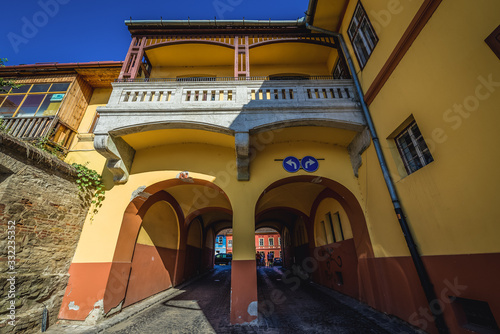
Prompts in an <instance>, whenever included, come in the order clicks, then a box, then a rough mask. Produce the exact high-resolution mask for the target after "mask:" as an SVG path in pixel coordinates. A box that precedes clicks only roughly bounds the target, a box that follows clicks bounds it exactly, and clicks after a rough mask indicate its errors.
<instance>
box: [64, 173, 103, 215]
mask: <svg viewBox="0 0 500 334" xmlns="http://www.w3.org/2000/svg"><path fill="white" fill-rule="evenodd" d="M72 166H73V167H75V169H76V171H77V173H78V174H77V175H78V179H77V180H76V183H77V185H78V189H79V190H80V191H81V192H82V193H84V194H87V193H90V198H91V200H92V201H91V205H92V206H93V207H92V210H91V216H90V221H93V220H94V216H95V214H97V212H98V211H99V208H100V207H101V206H102V202H103V201H104V197H105V189H104V183H103V182H102V178H101V176H100V175H99V174H98V173H97V172H96V171H95V170H93V169H90V168H88V167H87V166H85V165H81V164H77V163H73V164H72Z"/></svg>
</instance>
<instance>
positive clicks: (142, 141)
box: [122, 129, 234, 151]
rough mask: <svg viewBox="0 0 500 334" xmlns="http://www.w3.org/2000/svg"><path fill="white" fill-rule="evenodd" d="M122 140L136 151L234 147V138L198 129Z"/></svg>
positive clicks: (156, 132)
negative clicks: (166, 147)
mask: <svg viewBox="0 0 500 334" xmlns="http://www.w3.org/2000/svg"><path fill="white" fill-rule="evenodd" d="M122 138H123V140H125V141H126V142H127V144H129V145H130V146H132V148H133V149H135V150H136V151H137V150H141V149H144V148H147V147H155V146H163V145H169V144H190V143H203V144H209V145H216V146H222V147H228V148H233V147H234V137H233V136H230V135H227V134H223V133H217V132H212V131H205V130H198V129H161V130H152V131H144V132H138V133H133V134H129V135H125V136H123V137H122Z"/></svg>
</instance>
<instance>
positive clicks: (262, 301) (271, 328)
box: [106, 266, 416, 334]
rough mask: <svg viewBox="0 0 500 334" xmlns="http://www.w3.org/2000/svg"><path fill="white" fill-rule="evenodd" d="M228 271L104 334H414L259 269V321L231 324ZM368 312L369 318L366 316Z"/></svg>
mask: <svg viewBox="0 0 500 334" xmlns="http://www.w3.org/2000/svg"><path fill="white" fill-rule="evenodd" d="M230 273H231V267H230V266H215V269H214V270H213V271H212V272H210V274H208V275H207V276H205V277H204V278H202V279H200V280H198V281H196V282H194V283H192V284H190V285H188V286H187V287H186V288H184V289H183V290H181V292H180V294H177V295H175V297H173V298H171V299H169V300H164V301H162V302H160V303H158V304H156V305H154V306H152V307H150V308H148V309H147V310H145V311H143V312H141V313H139V314H136V315H134V316H132V317H130V318H128V319H127V320H126V321H124V322H122V323H120V324H118V325H115V326H114V327H111V328H108V329H107V330H106V333H120V334H125V333H127V334H128V333H395V332H397V333H416V332H415V330H413V329H412V328H409V327H406V326H404V325H402V324H401V323H400V322H399V321H396V320H392V321H390V320H388V318H387V317H386V316H385V315H382V314H377V313H375V311H372V310H370V311H366V310H367V309H368V308H367V307H365V306H362V305H358V306H357V308H356V309H353V308H351V307H349V306H346V305H345V304H344V303H342V302H341V301H339V300H337V299H335V297H332V295H330V294H328V293H325V292H324V290H318V288H317V287H315V286H313V285H310V284H308V283H306V280H302V279H299V280H298V281H299V282H300V283H299V284H295V282H297V280H293V282H294V283H292V280H291V278H292V277H293V275H294V274H288V275H285V276H283V271H282V270H281V268H278V267H274V268H264V267H261V268H259V269H258V275H257V279H258V297H259V317H258V321H257V322H256V323H255V324H252V325H233V326H232V325H230V323H229V311H230V309H229V303H230V286H231V282H230V280H231V275H230ZM285 273H286V271H285ZM296 277H297V276H296ZM343 298H345V297H343ZM366 312H371V313H370V314H371V315H370V316H369V317H367V316H365V315H366Z"/></svg>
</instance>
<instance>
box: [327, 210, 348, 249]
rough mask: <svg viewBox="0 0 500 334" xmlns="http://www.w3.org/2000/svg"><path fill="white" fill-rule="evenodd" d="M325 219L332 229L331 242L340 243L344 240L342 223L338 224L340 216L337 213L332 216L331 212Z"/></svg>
mask: <svg viewBox="0 0 500 334" xmlns="http://www.w3.org/2000/svg"><path fill="white" fill-rule="evenodd" d="M326 219H327V221H328V222H329V224H330V228H331V229H332V236H333V242H337V241H342V240H345V239H344V231H343V230H342V223H341V222H340V214H339V213H338V212H336V213H334V214H333V215H332V213H331V212H328V213H327V214H326Z"/></svg>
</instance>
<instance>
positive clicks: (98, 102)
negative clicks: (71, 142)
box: [78, 88, 112, 133]
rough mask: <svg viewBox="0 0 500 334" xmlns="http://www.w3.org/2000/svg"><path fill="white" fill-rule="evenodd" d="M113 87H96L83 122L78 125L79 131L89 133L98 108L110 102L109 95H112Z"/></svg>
mask: <svg viewBox="0 0 500 334" xmlns="http://www.w3.org/2000/svg"><path fill="white" fill-rule="evenodd" d="M111 91H112V89H111V88H109V89H108V88H95V89H94V93H93V94H92V98H91V99H90V102H89V105H88V107H87V110H86V111H85V115H84V116H83V119H82V122H81V123H80V126H79V127H78V133H88V132H89V129H90V126H91V125H92V121H93V120H94V117H95V114H96V109H97V107H100V106H105V105H106V104H107V103H108V100H109V97H110V95H111Z"/></svg>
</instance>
